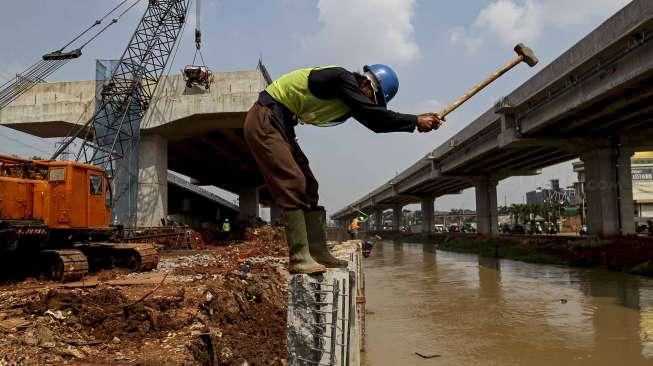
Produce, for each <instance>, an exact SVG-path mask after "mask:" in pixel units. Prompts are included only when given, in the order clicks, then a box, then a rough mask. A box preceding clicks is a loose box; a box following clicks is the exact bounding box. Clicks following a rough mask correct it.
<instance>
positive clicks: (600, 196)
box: [581, 148, 635, 236]
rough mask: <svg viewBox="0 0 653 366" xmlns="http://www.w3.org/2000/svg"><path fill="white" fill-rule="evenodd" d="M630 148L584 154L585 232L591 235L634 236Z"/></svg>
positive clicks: (605, 149)
mask: <svg viewBox="0 0 653 366" xmlns="http://www.w3.org/2000/svg"><path fill="white" fill-rule="evenodd" d="M632 155H633V151H632V150H631V149H625V148H621V149H618V148H600V149H595V150H593V151H590V152H588V153H585V154H583V156H582V157H581V159H582V160H583V163H584V165H585V188H584V190H585V199H586V201H587V202H586V206H587V229H588V231H589V233H590V234H591V235H598V236H615V235H627V234H634V233H635V218H634V212H635V210H634V205H633V186H632V176H631V171H630V169H631V166H630V158H631V157H632Z"/></svg>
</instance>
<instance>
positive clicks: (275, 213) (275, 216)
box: [270, 203, 281, 225]
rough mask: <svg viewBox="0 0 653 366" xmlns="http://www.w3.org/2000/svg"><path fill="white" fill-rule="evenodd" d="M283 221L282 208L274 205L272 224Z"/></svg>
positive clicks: (271, 212)
mask: <svg viewBox="0 0 653 366" xmlns="http://www.w3.org/2000/svg"><path fill="white" fill-rule="evenodd" d="M280 221H281V207H279V206H277V204H275V203H273V204H271V205H270V223H271V224H275V225H276V224H278V223H279V222H280Z"/></svg>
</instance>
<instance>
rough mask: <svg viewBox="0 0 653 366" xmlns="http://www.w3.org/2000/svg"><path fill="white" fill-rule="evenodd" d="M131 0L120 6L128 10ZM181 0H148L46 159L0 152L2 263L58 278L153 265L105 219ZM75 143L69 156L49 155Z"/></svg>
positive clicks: (182, 7) (174, 31)
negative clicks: (93, 93) (88, 111)
mask: <svg viewBox="0 0 653 366" xmlns="http://www.w3.org/2000/svg"><path fill="white" fill-rule="evenodd" d="M139 1H140V0H136V1H135V2H133V3H132V4H131V5H129V4H127V5H129V8H128V9H131V8H133V7H134V5H135V4H136V3H138V2H139ZM189 2H190V0H148V6H147V9H146V10H145V14H144V15H143V17H142V18H141V20H140V22H139V24H138V26H137V28H136V31H135V32H134V34H133V35H132V38H131V40H130V42H129V44H128V46H127V49H126V50H125V51H124V53H123V55H122V57H121V59H120V61H119V62H118V63H117V64H116V66H115V68H114V69H113V70H112V73H111V77H110V78H109V79H108V80H107V81H106V82H105V83H104V85H103V86H102V90H101V91H100V94H99V96H101V100H98V101H97V103H96V112H95V113H94V115H93V117H91V118H90V119H89V120H88V121H87V122H86V123H85V124H83V125H81V126H79V128H78V129H77V130H76V131H74V132H73V133H71V135H70V136H68V138H67V139H66V141H65V142H64V143H63V144H62V145H61V146H60V148H59V149H58V151H57V152H56V153H55V154H54V155H53V156H52V157H51V159H49V160H28V159H21V158H18V157H12V156H0V260H1V261H2V262H4V264H2V266H4V265H5V264H8V265H12V266H16V265H17V264H16V263H17V262H18V261H15V260H14V258H17V259H19V260H22V262H21V264H20V266H28V267H38V268H39V269H40V272H41V273H42V274H46V275H47V276H48V277H50V278H53V279H56V280H63V281H72V280H77V279H80V278H81V277H83V276H84V275H85V274H86V273H87V272H88V271H89V269H91V270H92V269H94V268H103V267H105V266H118V267H127V268H129V269H131V270H135V271H146V270H151V269H153V268H155V267H156V266H157V264H158V253H157V250H156V247H155V246H154V245H152V244H145V243H133V239H134V238H133V237H131V238H127V236H126V235H125V234H124V231H123V229H122V227H121V226H112V225H110V219H111V210H112V207H113V205H114V202H113V201H114V200H115V199H117V198H116V197H115V196H114V194H113V193H112V182H114V181H115V177H116V175H117V174H121V173H120V169H119V168H117V163H118V162H119V161H120V160H121V159H125V158H126V157H128V156H129V154H130V153H131V148H130V147H131V146H133V142H134V141H137V139H138V136H139V134H140V131H139V125H140V121H141V120H142V118H143V116H144V114H145V112H146V111H147V109H148V107H149V105H150V102H151V99H152V97H153V94H154V92H155V90H156V86H157V85H158V82H159V80H160V79H161V77H162V75H163V72H164V70H165V69H166V65H167V62H168V59H169V57H170V55H171V53H172V52H173V50H174V48H175V45H176V44H177V39H178V36H179V34H180V33H181V31H182V30H183V25H184V23H185V21H186V16H187V11H188V6H189ZM126 3H127V0H124V1H123V2H121V3H120V4H126ZM127 5H125V6H127ZM114 22H115V19H114ZM96 23H97V22H96ZM96 36H97V35H96ZM96 36H93V37H92V38H91V39H93V38H95V37H96ZM78 38H79V37H78ZM30 85H31V84H30ZM79 141H81V148H80V150H79V152H78V154H77V159H76V161H60V160H57V158H59V157H60V155H61V154H62V153H63V152H64V151H65V150H66V149H67V148H68V147H69V146H70V145H71V144H72V143H73V142H79Z"/></svg>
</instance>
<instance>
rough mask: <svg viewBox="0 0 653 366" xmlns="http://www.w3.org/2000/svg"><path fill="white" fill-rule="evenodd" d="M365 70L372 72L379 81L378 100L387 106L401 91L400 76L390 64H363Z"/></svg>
mask: <svg viewBox="0 0 653 366" xmlns="http://www.w3.org/2000/svg"><path fill="white" fill-rule="evenodd" d="M363 71H364V72H366V73H367V72H369V73H371V74H372V75H373V76H374V78H375V79H376V81H377V85H378V87H379V88H378V89H379V90H377V95H376V100H377V102H378V103H379V104H380V105H382V106H386V105H387V104H388V102H390V100H392V98H394V96H395V95H397V91H399V78H398V77H397V74H396V73H395V72H394V70H392V68H390V66H388V65H382V64H374V65H365V66H363Z"/></svg>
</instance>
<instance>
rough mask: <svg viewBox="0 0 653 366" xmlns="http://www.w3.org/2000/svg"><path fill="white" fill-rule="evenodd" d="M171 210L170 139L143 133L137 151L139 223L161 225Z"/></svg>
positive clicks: (140, 224) (137, 218)
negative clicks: (169, 188)
mask: <svg viewBox="0 0 653 366" xmlns="http://www.w3.org/2000/svg"><path fill="white" fill-rule="evenodd" d="M167 214H168V140H167V139H166V138H164V137H163V136H159V135H151V134H142V135H141V140H140V147H139V152H138V205H137V211H136V225H137V226H161V219H164V218H165V217H166V215H167Z"/></svg>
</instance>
